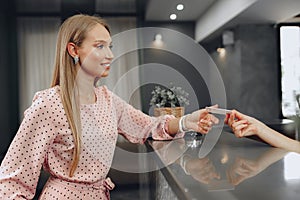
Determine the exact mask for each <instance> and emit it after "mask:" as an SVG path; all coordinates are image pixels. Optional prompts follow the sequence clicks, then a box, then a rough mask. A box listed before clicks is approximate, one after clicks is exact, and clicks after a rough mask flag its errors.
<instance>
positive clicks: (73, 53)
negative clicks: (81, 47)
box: [67, 42, 78, 58]
mask: <svg viewBox="0 0 300 200" xmlns="http://www.w3.org/2000/svg"><path fill="white" fill-rule="evenodd" d="M67 50H68V53H69V54H70V56H72V57H73V58H74V57H76V56H78V53H77V46H76V44H74V43H73V42H69V43H68V45H67Z"/></svg>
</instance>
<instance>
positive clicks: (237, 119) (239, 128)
mask: <svg viewBox="0 0 300 200" xmlns="http://www.w3.org/2000/svg"><path fill="white" fill-rule="evenodd" d="M224 121H225V123H226V124H228V126H229V127H231V129H232V131H233V132H234V134H235V136H236V137H239V138H240V137H245V136H251V135H258V134H259V133H262V132H263V130H264V129H265V125H264V124H263V123H262V122H260V121H258V120H257V119H255V118H253V117H249V116H247V115H244V114H242V113H240V112H238V111H236V110H232V111H231V113H230V114H227V115H226V118H225V120H224Z"/></svg>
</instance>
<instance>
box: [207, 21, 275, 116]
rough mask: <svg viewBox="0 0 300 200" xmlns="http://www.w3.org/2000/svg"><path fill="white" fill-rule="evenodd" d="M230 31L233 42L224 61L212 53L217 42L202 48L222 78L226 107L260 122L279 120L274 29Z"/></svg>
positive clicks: (246, 27) (242, 27) (250, 27)
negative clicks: (209, 56) (207, 51)
mask: <svg viewBox="0 0 300 200" xmlns="http://www.w3.org/2000/svg"><path fill="white" fill-rule="evenodd" d="M232 31H233V32H234V39H235V42H234V44H233V45H229V46H225V49H226V54H225V56H223V57H222V56H220V54H219V53H218V52H216V51H215V50H216V47H217V46H216V44H220V43H219V42H220V41H221V40H220V38H217V39H216V40H215V41H211V42H210V43H209V44H204V46H205V47H206V48H207V49H209V50H210V51H211V52H210V55H211V57H212V58H213V59H214V61H215V63H216V64H217V66H218V68H219V70H220V72H221V74H222V77H223V81H224V84H225V88H226V94H227V103H228V106H227V107H228V108H235V109H238V110H240V111H242V112H244V113H246V114H249V115H252V116H255V117H257V118H260V119H265V120H268V119H276V118H280V116H281V102H280V99H281V93H280V91H281V89H280V66H279V64H278V63H279V56H280V55H279V53H278V52H279V50H278V49H279V46H278V44H279V42H278V36H277V29H276V28H275V27H274V26H273V25H271V24H269V25H240V26H237V27H235V28H234V29H233V30H232ZM212 47H213V48H212ZM213 49H214V50H213ZM212 50H213V51H212Z"/></svg>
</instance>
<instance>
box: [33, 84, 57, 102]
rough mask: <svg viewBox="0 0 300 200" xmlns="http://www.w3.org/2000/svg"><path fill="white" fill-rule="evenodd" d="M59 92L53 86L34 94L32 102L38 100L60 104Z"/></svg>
mask: <svg viewBox="0 0 300 200" xmlns="http://www.w3.org/2000/svg"><path fill="white" fill-rule="evenodd" d="M59 91H60V88H59V86H54V87H51V88H47V89H44V90H40V91H38V92H36V93H35V95H34V97H33V100H32V101H33V102H34V101H36V100H38V99H40V100H41V99H43V100H44V101H47V102H52V103H53V102H56V101H58V102H60V95H59Z"/></svg>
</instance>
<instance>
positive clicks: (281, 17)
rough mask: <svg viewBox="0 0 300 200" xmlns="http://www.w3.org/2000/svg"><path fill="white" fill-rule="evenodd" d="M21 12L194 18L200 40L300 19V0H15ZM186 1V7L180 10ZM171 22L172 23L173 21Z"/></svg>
mask: <svg viewBox="0 0 300 200" xmlns="http://www.w3.org/2000/svg"><path fill="white" fill-rule="evenodd" d="M15 1H16V9H17V13H18V14H19V15H47V14H48V15H59V14H60V15H61V14H62V13H66V12H68V11H70V10H72V11H73V12H74V11H77V12H78V11H80V12H85V11H87V12H96V13H98V14H100V15H101V16H103V17H105V16H134V17H142V18H144V19H145V20H146V21H164V22H165V21H170V19H169V15H170V14H171V13H176V14H177V16H178V17H177V19H176V21H194V22H195V24H196V30H195V32H196V33H195V34H196V35H195V39H196V40H197V41H202V40H205V39H207V38H209V37H212V36H213V35H214V34H217V33H219V32H221V31H223V30H225V29H228V28H230V27H231V26H234V25H237V24H245V23H273V24H277V23H281V22H293V23H295V22H296V23H299V22H300V20H299V18H295V16H297V15H298V16H299V13H300V0H51V1H49V0H15ZM178 3H183V4H184V7H185V9H184V10H183V11H177V10H176V5H177V4H178ZM170 23H172V22H171V21H170Z"/></svg>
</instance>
